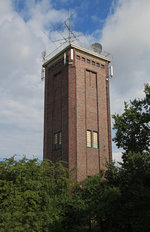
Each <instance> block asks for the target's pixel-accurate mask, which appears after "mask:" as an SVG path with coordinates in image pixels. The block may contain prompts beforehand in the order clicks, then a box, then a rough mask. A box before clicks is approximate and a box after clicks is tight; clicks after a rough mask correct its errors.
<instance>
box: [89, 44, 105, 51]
mask: <svg viewBox="0 0 150 232" xmlns="http://www.w3.org/2000/svg"><path fill="white" fill-rule="evenodd" d="M90 49H91V50H92V51H93V52H96V53H99V54H101V52H102V45H101V44H100V43H93V44H92V45H91V46H90Z"/></svg>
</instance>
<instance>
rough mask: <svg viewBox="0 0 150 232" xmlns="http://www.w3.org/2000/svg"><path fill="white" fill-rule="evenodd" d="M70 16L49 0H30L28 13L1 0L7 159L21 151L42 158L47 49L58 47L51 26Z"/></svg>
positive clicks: (1, 144)
mask: <svg viewBox="0 0 150 232" xmlns="http://www.w3.org/2000/svg"><path fill="white" fill-rule="evenodd" d="M29 3H32V4H29ZM66 14H67V13H66V12H65V10H58V11H57V10H54V9H53V8H52V7H51V4H50V1H48V0H43V1H41V2H39V3H38V4H36V3H35V1H32V2H31V1H26V12H25V11H24V12H23V11H21V12H19V13H17V12H16V11H15V10H14V6H13V4H12V1H10V0H1V1H0V38H1V41H0V50H1V56H0V73H1V75H0V83H1V84H0V99H1V101H0V112H1V114H0V157H1V158H3V157H6V156H7V155H14V154H15V153H17V154H25V155H27V156H28V157H32V155H36V156H38V157H40V158H42V152H43V144H42V143H43V102H44V94H43V92H44V83H43V82H41V80H40V78H41V76H40V75H41V74H40V73H41V65H42V59H41V52H42V50H43V49H44V48H47V47H51V49H52V47H54V45H53V44H52V42H51V41H50V40H49V37H48V36H47V35H48V33H49V31H50V27H51V25H52V24H54V23H58V22H61V21H62V19H64V18H65V17H66ZM26 16H27V17H26ZM24 18H28V20H24ZM48 26H49V28H48Z"/></svg>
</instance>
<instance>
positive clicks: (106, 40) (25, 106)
mask: <svg viewBox="0 0 150 232" xmlns="http://www.w3.org/2000/svg"><path fill="white" fill-rule="evenodd" d="M69 10H70V12H71V13H74V16H73V18H72V21H71V24H72V29H73V31H74V32H75V33H77V34H78V33H80V35H81V37H80V42H81V46H89V45H90V44H91V43H93V42H95V41H97V42H100V43H101V44H102V46H103V49H104V50H105V51H107V52H110V53H111V55H112V58H113V59H112V63H113V66H114V77H113V78H112V79H111V80H110V96H111V113H115V112H117V113H121V112H122V111H123V102H124V101H125V100H127V101H128V100H129V99H133V98H134V97H142V96H143V89H144V83H146V82H149V79H150V78H149V71H150V69H149V63H150V30H149V27H150V14H149V12H150V1H149V0H143V1H141V0H107V1H106V0H93V1H91V0H82V1H81V0H76V1H75V0H55V1H54V0H51V1H50V0H24V1H22V0H1V1H0V38H1V39H0V50H1V57H0V73H1V75H0V99H1V100H0V112H1V113H0V159H2V158H4V157H9V156H12V155H14V154H18V155H23V154H26V155H27V157H29V158H32V157H33V156H37V157H39V158H40V159H42V152H43V114H44V113H43V102H44V82H41V79H40V76H41V66H42V58H41V53H42V51H43V50H44V49H46V52H47V54H49V53H50V52H51V51H52V50H54V49H55V48H56V46H57V45H58V44H57V45H55V44H54V43H52V41H51V40H55V39H59V38H60V36H59V34H58V33H57V32H56V31H55V28H56V27H57V26H58V25H60V24H62V23H63V22H64V20H65V19H66V18H67V17H68V11H69ZM61 33H62V34H63V35H66V31H65V29H64V28H62V29H61ZM113 157H114V158H115V159H116V160H117V159H119V157H120V150H118V149H117V148H116V147H115V145H114V144H113Z"/></svg>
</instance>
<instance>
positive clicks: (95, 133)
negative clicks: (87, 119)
mask: <svg viewBox="0 0 150 232" xmlns="http://www.w3.org/2000/svg"><path fill="white" fill-rule="evenodd" d="M93 148H98V132H96V131H93Z"/></svg>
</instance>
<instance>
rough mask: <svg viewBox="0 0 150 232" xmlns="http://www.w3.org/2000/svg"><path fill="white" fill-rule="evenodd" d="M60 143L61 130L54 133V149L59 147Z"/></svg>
mask: <svg viewBox="0 0 150 232" xmlns="http://www.w3.org/2000/svg"><path fill="white" fill-rule="evenodd" d="M61 145H62V137H61V131H59V132H57V133H55V134H54V149H55V150H57V149H60V148H61Z"/></svg>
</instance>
